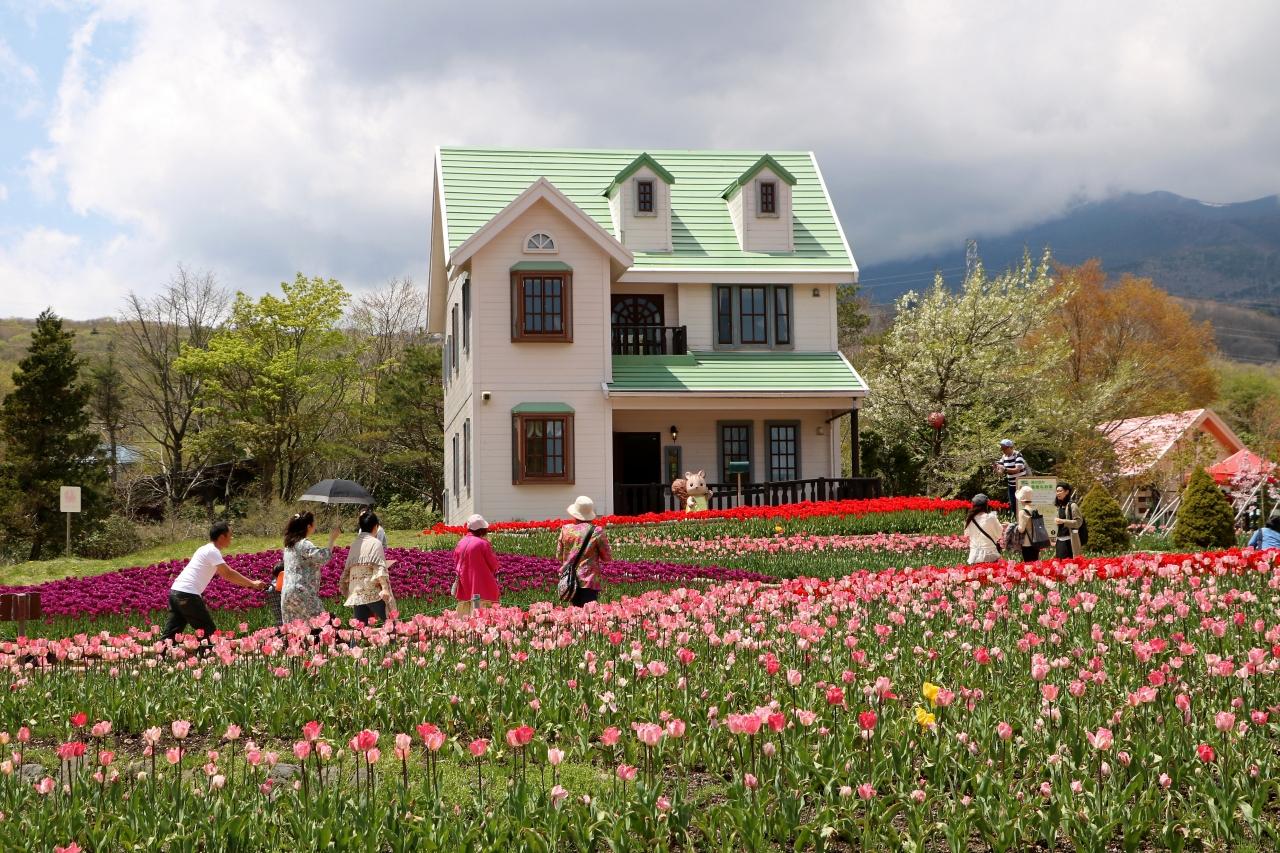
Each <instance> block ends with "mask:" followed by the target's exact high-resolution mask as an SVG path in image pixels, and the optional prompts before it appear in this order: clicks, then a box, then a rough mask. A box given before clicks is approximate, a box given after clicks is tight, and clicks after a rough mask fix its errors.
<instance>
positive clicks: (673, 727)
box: [667, 719, 685, 738]
mask: <svg viewBox="0 0 1280 853" xmlns="http://www.w3.org/2000/svg"><path fill="white" fill-rule="evenodd" d="M684 730H685V725H684V720H680V719H674V720H668V721H667V736H668V737H677V738H678V737H684Z"/></svg>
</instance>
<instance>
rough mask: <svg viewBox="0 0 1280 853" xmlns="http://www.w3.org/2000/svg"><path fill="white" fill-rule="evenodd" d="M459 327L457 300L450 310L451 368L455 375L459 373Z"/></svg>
mask: <svg viewBox="0 0 1280 853" xmlns="http://www.w3.org/2000/svg"><path fill="white" fill-rule="evenodd" d="M458 327H459V320H458V303H456V302H455V303H454V304H453V309H452V310H451V311H450V312H449V369H450V371H451V372H452V373H453V375H454V376H455V377H456V376H457V375H458Z"/></svg>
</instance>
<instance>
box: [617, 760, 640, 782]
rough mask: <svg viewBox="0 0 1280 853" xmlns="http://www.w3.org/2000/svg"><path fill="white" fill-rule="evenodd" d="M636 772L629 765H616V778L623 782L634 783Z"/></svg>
mask: <svg viewBox="0 0 1280 853" xmlns="http://www.w3.org/2000/svg"><path fill="white" fill-rule="evenodd" d="M636 772H637V771H636V768H634V767H632V766H631V765H630V764H619V765H618V770H617V773H618V778H619V779H621V780H622V781H623V782H631V781H634V780H635V778H636Z"/></svg>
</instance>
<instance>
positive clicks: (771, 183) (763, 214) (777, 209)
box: [756, 178, 782, 219]
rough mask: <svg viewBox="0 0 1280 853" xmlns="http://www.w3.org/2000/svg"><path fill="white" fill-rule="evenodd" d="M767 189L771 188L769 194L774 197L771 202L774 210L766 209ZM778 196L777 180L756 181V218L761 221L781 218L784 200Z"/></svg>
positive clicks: (763, 179)
mask: <svg viewBox="0 0 1280 853" xmlns="http://www.w3.org/2000/svg"><path fill="white" fill-rule="evenodd" d="M765 187H769V193H770V195H772V198H771V199H770V202H771V203H772V205H773V210H765V209H764V188H765ZM778 195H779V194H778V181H777V180H776V179H769V178H762V179H760V180H758V181H756V216H758V217H760V218H761V219H777V218H778V217H779V216H781V215H782V214H781V209H782V200H781V199H780V198H779V197H778Z"/></svg>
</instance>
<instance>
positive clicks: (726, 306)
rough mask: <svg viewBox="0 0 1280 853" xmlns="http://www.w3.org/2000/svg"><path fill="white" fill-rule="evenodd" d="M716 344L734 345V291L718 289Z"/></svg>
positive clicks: (724, 288)
mask: <svg viewBox="0 0 1280 853" xmlns="http://www.w3.org/2000/svg"><path fill="white" fill-rule="evenodd" d="M716 343H721V344H732V343H733V291H732V290H730V289H729V288H727V287H717V288H716Z"/></svg>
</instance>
